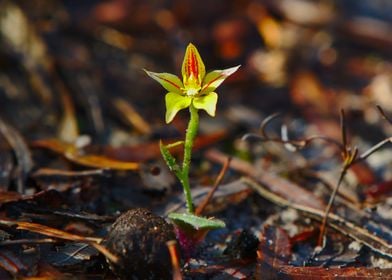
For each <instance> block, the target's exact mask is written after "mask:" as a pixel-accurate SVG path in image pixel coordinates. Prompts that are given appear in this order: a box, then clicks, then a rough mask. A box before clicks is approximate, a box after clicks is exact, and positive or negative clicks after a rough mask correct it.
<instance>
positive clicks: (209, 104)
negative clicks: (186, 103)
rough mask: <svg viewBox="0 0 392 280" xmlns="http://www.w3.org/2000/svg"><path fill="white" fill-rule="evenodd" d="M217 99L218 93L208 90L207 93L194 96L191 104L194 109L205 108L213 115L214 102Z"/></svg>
mask: <svg viewBox="0 0 392 280" xmlns="http://www.w3.org/2000/svg"><path fill="white" fill-rule="evenodd" d="M217 101H218V94H216V93H215V92H210V93H209V94H206V95H202V96H198V97H195V98H194V99H193V106H195V108H196V109H203V110H205V111H206V112H207V113H208V114H209V115H210V116H211V117H215V110H216V103H217Z"/></svg>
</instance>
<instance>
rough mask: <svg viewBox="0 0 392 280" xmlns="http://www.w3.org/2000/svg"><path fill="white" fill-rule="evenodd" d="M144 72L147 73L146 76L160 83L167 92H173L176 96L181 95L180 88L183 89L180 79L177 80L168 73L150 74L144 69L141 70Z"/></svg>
mask: <svg viewBox="0 0 392 280" xmlns="http://www.w3.org/2000/svg"><path fill="white" fill-rule="evenodd" d="M143 70H144V72H146V73H147V75H148V76H150V77H151V78H153V79H154V80H155V81H157V82H158V83H160V84H161V85H162V86H163V87H164V88H165V89H166V90H167V91H169V92H175V93H178V94H181V93H182V90H181V89H182V88H183V87H184V86H183V84H182V82H181V80H180V78H178V77H177V76H176V75H173V74H170V73H155V72H150V71H148V70H146V69H143Z"/></svg>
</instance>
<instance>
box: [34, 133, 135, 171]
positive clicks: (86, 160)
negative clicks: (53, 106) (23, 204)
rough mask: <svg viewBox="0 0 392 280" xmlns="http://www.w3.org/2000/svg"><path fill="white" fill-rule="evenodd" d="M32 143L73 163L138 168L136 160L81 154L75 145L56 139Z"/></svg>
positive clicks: (121, 168) (114, 167)
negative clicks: (119, 159) (128, 160)
mask: <svg viewBox="0 0 392 280" xmlns="http://www.w3.org/2000/svg"><path fill="white" fill-rule="evenodd" d="M32 145H33V147H36V148H45V149H49V150H51V151H53V152H55V153H59V154H61V155H63V156H64V157H65V158H66V159H68V160H69V161H71V162H73V163H76V164H79V165H83V166H87V167H92V168H102V169H117V170H137V169H138V168H139V164H138V163H137V162H124V161H118V160H115V159H111V158H107V157H105V156H99V155H82V154H81V153H80V151H79V150H78V148H77V147H76V146H75V145H73V144H69V143H64V142H61V141H59V140H56V139H47V140H38V141H35V142H33V144H32Z"/></svg>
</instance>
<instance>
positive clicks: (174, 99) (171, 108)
mask: <svg viewBox="0 0 392 280" xmlns="http://www.w3.org/2000/svg"><path fill="white" fill-rule="evenodd" d="M165 101H166V123H169V122H171V121H172V120H173V119H174V117H175V116H176V115H177V113H178V111H180V110H182V109H185V108H187V107H189V105H191V102H192V98H191V97H189V96H183V95H180V94H177V93H174V92H169V93H168V94H166V96H165Z"/></svg>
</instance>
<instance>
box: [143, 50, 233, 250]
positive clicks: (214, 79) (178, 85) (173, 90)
mask: <svg viewBox="0 0 392 280" xmlns="http://www.w3.org/2000/svg"><path fill="white" fill-rule="evenodd" d="M239 67H240V66H236V67H232V68H228V69H225V70H214V71H211V72H209V73H208V74H206V69H205V66H204V63H203V60H202V59H201V57H200V54H199V52H198V51H197V49H196V47H195V46H194V45H192V44H189V45H188V47H187V48H186V51H185V56H184V60H183V62H182V81H181V79H180V78H179V77H177V76H176V75H173V74H170V73H155V72H150V71H147V70H144V71H145V72H146V73H147V75H148V76H150V77H151V78H153V79H154V80H156V81H157V82H158V83H160V84H161V85H162V86H163V87H164V88H165V89H166V90H167V91H168V93H167V94H166V97H165V101H166V123H170V122H171V121H172V120H173V119H174V117H175V116H176V115H177V113H178V112H179V111H180V110H182V109H185V108H188V107H189V114H190V118H189V123H188V128H187V129H186V133H185V139H184V141H178V142H175V143H172V144H168V145H164V144H163V143H162V141H161V142H160V145H159V148H160V150H161V154H162V157H163V159H164V160H165V162H166V164H167V166H168V167H169V169H170V170H171V171H173V172H174V174H175V175H176V177H177V178H178V180H179V181H180V183H181V184H182V187H183V190H184V195H185V201H186V207H187V213H170V214H169V216H168V217H169V218H170V219H171V220H172V221H173V222H174V223H175V224H176V225H177V226H178V227H179V228H182V229H183V230H185V231H186V232H188V234H189V233H190V234H191V235H192V236H193V237H192V238H190V239H189V240H193V239H194V240H196V239H197V238H196V239H195V238H194V237H195V236H201V235H200V234H201V233H205V232H206V231H207V230H211V229H216V228H222V227H225V223H224V222H223V221H221V220H218V219H211V218H205V217H200V216H198V215H196V214H195V210H194V205H193V199H192V193H191V186H190V182H189V170H190V163H191V156H192V147H193V143H194V140H195V138H196V134H197V130H198V126H199V114H198V111H199V110H200V109H202V110H204V111H206V112H207V113H208V114H209V115H210V116H215V110H216V103H217V101H218V95H217V94H216V92H215V89H216V88H217V87H218V86H219V85H220V84H221V83H222V82H223V81H224V80H225V79H226V78H227V77H229V76H230V75H231V74H233V73H234V72H235V71H237V69H238V68H239ZM182 144H183V145H184V156H183V161H182V164H181V165H180V164H178V163H177V159H176V158H175V157H174V156H173V155H172V154H171V152H170V149H171V148H173V147H175V146H178V145H182ZM180 239H181V238H180ZM185 243H187V242H185Z"/></svg>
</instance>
